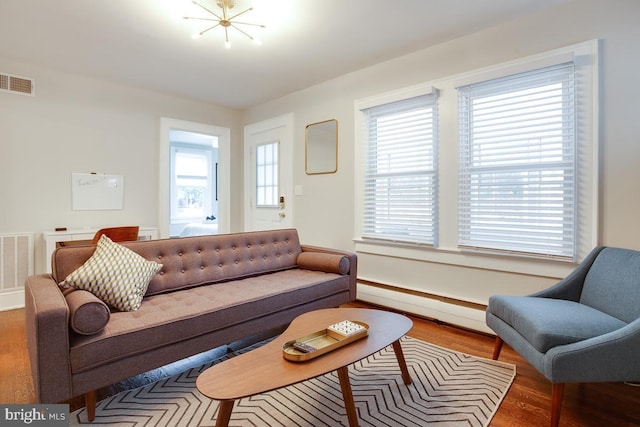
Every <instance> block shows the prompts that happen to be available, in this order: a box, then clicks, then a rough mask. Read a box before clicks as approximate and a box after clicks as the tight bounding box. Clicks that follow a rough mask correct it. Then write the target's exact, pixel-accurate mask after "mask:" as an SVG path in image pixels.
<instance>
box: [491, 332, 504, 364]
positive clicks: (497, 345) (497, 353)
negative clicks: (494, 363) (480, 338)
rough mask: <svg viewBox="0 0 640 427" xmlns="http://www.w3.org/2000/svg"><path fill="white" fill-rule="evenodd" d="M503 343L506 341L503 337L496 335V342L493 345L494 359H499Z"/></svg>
mask: <svg viewBox="0 0 640 427" xmlns="http://www.w3.org/2000/svg"><path fill="white" fill-rule="evenodd" d="M503 344H504V341H502V338H500V337H496V343H495V344H494V346H493V360H498V357H499V356H500V351H502V345H503Z"/></svg>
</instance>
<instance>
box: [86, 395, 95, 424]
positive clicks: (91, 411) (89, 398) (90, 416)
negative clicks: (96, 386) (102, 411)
mask: <svg viewBox="0 0 640 427" xmlns="http://www.w3.org/2000/svg"><path fill="white" fill-rule="evenodd" d="M97 397H98V392H97V390H93V391H90V392H87V393H85V395H84V406H85V408H86V410H87V420H88V421H89V422H92V421H93V420H94V419H95V418H96V399H97Z"/></svg>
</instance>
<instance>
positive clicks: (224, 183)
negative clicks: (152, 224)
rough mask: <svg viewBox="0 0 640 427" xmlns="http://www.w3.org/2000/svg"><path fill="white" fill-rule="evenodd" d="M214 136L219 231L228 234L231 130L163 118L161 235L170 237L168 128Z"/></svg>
mask: <svg viewBox="0 0 640 427" xmlns="http://www.w3.org/2000/svg"><path fill="white" fill-rule="evenodd" d="M171 129H176V130H183V131H186V132H195V133H202V134H207V135H215V136H217V137H218V200H219V201H220V204H219V206H218V214H219V215H218V233H229V231H230V225H231V224H230V220H231V179H230V171H231V129H229V128H226V127H222V126H215V125H210V124H206V123H197V122H190V121H186V120H178V119H172V118H170V117H160V149H159V151H160V155H159V167H158V205H159V206H158V237H159V238H162V239H164V238H169V237H170V236H169V221H170V210H171V199H170V195H169V192H170V186H171V182H170V179H169V173H170V170H171V160H170V159H171V153H170V145H171V142H170V140H169V131H170V130H171Z"/></svg>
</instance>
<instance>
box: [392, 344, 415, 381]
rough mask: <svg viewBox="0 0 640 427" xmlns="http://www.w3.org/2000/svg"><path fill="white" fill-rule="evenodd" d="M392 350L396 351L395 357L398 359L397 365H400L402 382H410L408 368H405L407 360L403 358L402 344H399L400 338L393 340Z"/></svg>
mask: <svg viewBox="0 0 640 427" xmlns="http://www.w3.org/2000/svg"><path fill="white" fill-rule="evenodd" d="M392 345H393V351H394V352H395V353H396V359H398V365H400V372H402V379H403V380H404V383H405V384H407V385H409V384H411V375H409V369H407V362H406V361H405V360H404V353H403V352H402V346H400V340H397V341H394V342H393V344H392Z"/></svg>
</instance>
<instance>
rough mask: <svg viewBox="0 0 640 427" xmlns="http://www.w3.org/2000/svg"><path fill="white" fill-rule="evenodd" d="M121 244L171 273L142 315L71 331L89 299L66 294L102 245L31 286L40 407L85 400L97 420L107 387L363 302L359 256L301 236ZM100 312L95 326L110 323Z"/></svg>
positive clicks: (80, 252) (59, 259)
mask: <svg viewBox="0 0 640 427" xmlns="http://www.w3.org/2000/svg"><path fill="white" fill-rule="evenodd" d="M122 245H123V246H126V247H127V248H129V249H131V250H133V251H134V252H136V253H138V254H140V255H141V256H143V257H144V258H146V259H148V260H153V261H156V262H158V263H161V264H162V265H163V267H162V269H161V270H160V272H159V273H157V274H156V275H155V276H154V277H153V278H152V280H151V282H150V283H149V287H148V289H147V292H146V294H145V296H144V298H143V300H142V305H141V307H140V308H139V309H138V310H136V311H130V312H117V311H114V310H110V312H108V313H106V316H107V317H108V321H107V323H106V326H105V327H104V328H102V329H101V330H100V331H98V332H94V333H85V332H84V331H82V330H79V332H81V333H78V332H77V330H78V328H75V327H74V328H72V327H71V326H70V322H72V324H73V322H74V313H73V311H74V307H75V306H76V305H77V304H76V301H73V299H72V298H71V297H73V296H77V295H81V294H79V293H78V292H86V291H76V292H73V293H71V294H70V295H63V292H62V291H61V289H60V287H59V286H58V283H59V282H60V281H62V280H63V279H64V278H65V277H66V276H67V275H68V274H69V273H71V272H72V271H74V270H75V269H76V268H78V267H80V266H81V265H82V264H83V263H84V262H85V261H86V260H87V259H88V258H89V257H91V255H92V253H93V252H94V250H95V247H94V246H75V247H74V246H70V247H65V248H59V249H57V250H56V251H55V252H54V254H53V256H52V267H53V269H52V271H53V273H52V274H51V275H49V274H39V275H33V276H30V277H28V278H27V280H26V283H25V312H26V332H27V346H28V350H29V357H30V361H31V369H32V374H33V380H34V386H35V391H36V396H37V399H38V401H39V402H42V403H56V402H62V401H65V400H68V399H70V398H72V397H74V396H79V395H83V394H84V395H85V397H86V402H87V413H88V415H89V418H90V419H92V418H93V414H94V413H95V400H96V390H97V389H99V388H101V387H105V386H108V385H110V384H113V383H115V382H118V381H120V380H123V379H126V378H129V377H131V376H133V375H136V374H139V373H142V372H145V371H148V370H150V369H154V368H157V367H160V366H163V365H165V364H168V363H170V362H174V361H176V360H179V359H183V358H185V357H188V356H192V355H194V354H197V353H200V352H203V351H206V350H209V349H212V348H215V347H217V346H220V345H224V344H227V343H230V342H232V341H235V340H238V339H240V338H244V337H248V336H251V335H255V334H257V333H260V332H265V331H268V330H271V329H273V328H276V327H280V326H283V325H286V324H287V323H289V322H290V321H291V320H292V319H294V318H295V317H296V316H298V315H300V314H302V313H304V312H307V311H310V310H315V309H321V308H330V307H337V306H339V305H341V304H344V303H347V302H350V301H353V300H354V299H355V297H356V270H357V259H356V256H355V254H352V253H348V252H344V251H338V250H331V249H324V248H319V247H312V246H302V245H301V244H300V242H299V238H298V233H297V231H296V230H295V229H284V230H271V231H258V232H246V233H235V234H222V235H215V236H201V237H186V238H180V239H164V240H150V241H139V242H129V243H123V244H122ZM87 294H88V293H87ZM88 295H89V297H92V295H91V294H88ZM85 307H90V305H86V306H85ZM93 307H94V308H93V310H94V312H93V313H92V316H93V318H96V319H97V318H98V317H99V316H100V315H104V313H103V312H102V311H101V309H100V307H99V305H97V304H96V305H94V306H93ZM96 316H97V317H96ZM73 326H75V325H73Z"/></svg>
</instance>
